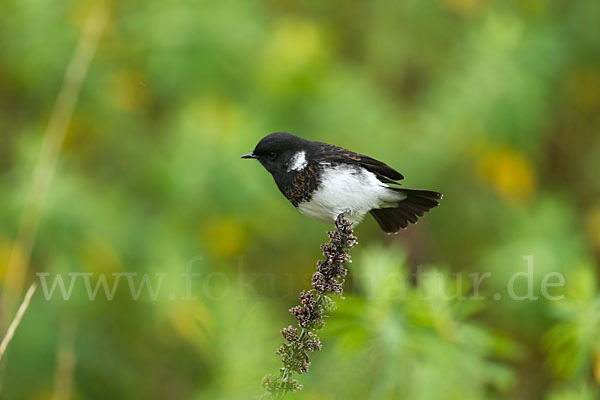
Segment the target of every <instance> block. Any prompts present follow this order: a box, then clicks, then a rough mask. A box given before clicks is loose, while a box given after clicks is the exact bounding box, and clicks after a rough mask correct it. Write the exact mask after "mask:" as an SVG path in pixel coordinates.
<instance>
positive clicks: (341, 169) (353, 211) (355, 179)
mask: <svg viewBox="0 0 600 400" xmlns="http://www.w3.org/2000/svg"><path fill="white" fill-rule="evenodd" d="M403 197H404V196H403V195H402V194H401V193H399V192H395V191H393V190H390V189H389V188H388V186H387V185H386V184H384V183H382V182H380V181H379V179H377V177H376V176H375V174H373V173H372V172H369V171H367V170H366V169H364V168H362V167H355V166H350V165H338V166H327V167H326V169H325V171H324V172H323V174H322V175H321V182H320V185H319V188H318V189H317V190H316V191H315V192H314V193H313V195H312V198H311V200H310V201H307V202H304V203H301V204H299V205H298V210H299V211H300V212H301V213H302V214H304V215H306V216H308V217H312V218H315V219H318V220H321V221H324V222H327V223H329V222H332V221H335V219H336V217H337V216H338V215H339V214H341V213H343V212H347V211H350V213H349V214H348V215H347V218H348V220H349V221H350V222H352V223H354V224H357V223H359V222H360V221H361V220H362V218H363V217H364V215H365V214H366V213H367V212H369V211H370V210H372V209H374V208H385V207H395V206H396V204H397V203H398V201H400V200H402V199H403Z"/></svg>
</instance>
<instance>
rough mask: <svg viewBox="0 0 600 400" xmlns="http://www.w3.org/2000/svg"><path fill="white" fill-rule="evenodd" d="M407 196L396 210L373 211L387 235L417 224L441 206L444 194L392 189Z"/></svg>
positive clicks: (372, 213) (429, 191)
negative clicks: (421, 218) (427, 213)
mask: <svg viewBox="0 0 600 400" xmlns="http://www.w3.org/2000/svg"><path fill="white" fill-rule="evenodd" d="M390 189H393V190H395V191H397V192H400V193H403V194H405V195H406V198H405V199H404V200H401V201H399V202H398V207H395V208H378V209H375V210H371V211H370V212H371V215H373V218H375V220H376V221H377V223H378V224H379V226H380V227H381V229H382V230H383V231H384V232H386V233H396V232H398V231H399V230H400V228H406V227H407V226H408V223H409V222H411V223H413V224H415V223H416V222H417V219H418V218H419V217H422V216H423V215H424V214H425V212H427V211H429V210H430V209H432V208H433V207H436V206H438V205H439V204H440V202H439V201H440V200H441V198H442V194H441V193H438V192H433V191H431V190H414V189H401V188H390Z"/></svg>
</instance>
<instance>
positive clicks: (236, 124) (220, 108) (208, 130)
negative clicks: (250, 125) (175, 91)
mask: <svg viewBox="0 0 600 400" xmlns="http://www.w3.org/2000/svg"><path fill="white" fill-rule="evenodd" d="M190 112H191V113H192V118H193V122H194V123H195V127H196V129H198V130H199V132H200V133H201V134H202V135H204V136H207V137H209V138H211V139H213V140H222V139H223V138H233V137H236V135H237V134H238V133H239V130H240V129H241V128H240V126H241V125H242V116H241V112H240V110H239V108H238V107H237V106H236V105H235V104H234V103H232V102H230V101H227V100H226V99H224V98H220V97H217V96H207V97H205V98H202V99H199V100H196V101H195V102H193V103H192V104H191V105H190Z"/></svg>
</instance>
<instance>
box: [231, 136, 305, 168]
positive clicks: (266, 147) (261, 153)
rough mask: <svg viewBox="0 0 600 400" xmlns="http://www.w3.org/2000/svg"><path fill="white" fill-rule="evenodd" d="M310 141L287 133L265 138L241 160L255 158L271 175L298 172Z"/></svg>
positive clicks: (303, 161)
mask: <svg viewBox="0 0 600 400" xmlns="http://www.w3.org/2000/svg"><path fill="white" fill-rule="evenodd" d="M310 143H311V142H310V141H308V140H306V139H302V138H301V137H298V136H296V135H292V134H291V133H287V132H275V133H271V134H270V135H267V136H265V137H264V138H262V139H261V141H260V142H258V144H257V145H256V147H255V148H254V151H253V152H252V153H248V154H245V155H243V156H242V158H255V159H257V160H258V161H260V163H261V164H262V165H263V166H264V167H265V168H266V169H267V171H269V172H270V173H271V174H273V175H279V174H285V173H290V172H292V171H293V170H298V169H299V167H300V166H302V165H303V163H305V162H306V160H307V151H308V150H309V148H310Z"/></svg>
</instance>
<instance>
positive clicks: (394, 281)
mask: <svg viewBox="0 0 600 400" xmlns="http://www.w3.org/2000/svg"><path fill="white" fill-rule="evenodd" d="M92 6H93V2H92V1H87V0H84V1H80V0H65V1H58V2H57V1H49V0H3V1H2V2H0V287H2V290H4V289H5V288H6V287H7V285H8V282H7V281H6V279H5V278H6V274H5V271H6V265H7V263H8V259H9V257H10V253H11V251H13V246H14V239H15V237H16V235H17V231H18V226H19V223H20V221H21V218H22V214H23V209H24V205H25V201H26V198H27V194H28V192H29V190H30V186H31V181H32V176H33V170H34V166H35V163H36V161H37V159H38V157H39V153H40V148H41V145H42V140H43V134H44V131H45V128H46V125H47V123H48V119H49V116H50V114H51V111H52V108H53V105H54V102H55V99H56V96H57V93H58V91H59V89H60V86H61V84H62V80H63V76H64V71H65V68H66V66H67V64H68V62H69V59H70V58H71V55H72V53H73V50H74V48H75V45H76V43H77V40H78V38H79V36H80V34H81V30H82V26H83V22H84V20H85V18H86V16H87V14H88V12H89V10H90V9H91V7H92ZM107 7H108V8H109V10H110V15H109V20H108V25H107V27H106V30H105V32H104V34H103V36H102V39H101V41H100V44H99V47H98V51H97V53H96V55H95V58H94V59H93V62H92V64H91V68H90V71H89V75H88V77H87V79H86V81H85V83H84V86H83V88H82V92H81V96H80V98H79V101H78V103H77V106H76V109H75V113H74V115H73V118H72V121H71V124H70V127H69V131H68V134H67V137H66V141H65V144H64V147H63V149H62V152H61V155H60V158H59V163H58V165H57V170H56V176H55V178H54V180H53V182H52V185H51V187H50V191H49V194H48V198H47V199H46V201H45V203H44V205H43V210H42V219H41V224H40V227H39V233H38V235H37V238H36V243H35V247H34V249H33V253H32V259H31V268H30V272H29V276H28V281H29V282H31V281H34V280H36V279H37V278H36V276H35V273H36V272H49V273H50V274H51V275H50V277H53V276H54V274H56V273H63V274H66V273H68V272H81V273H93V274H94V276H93V278H92V279H93V282H95V279H96V277H97V276H98V274H107V276H108V277H109V281H110V282H112V280H111V278H110V277H111V274H112V273H118V272H127V273H138V274H140V275H141V274H144V273H147V274H152V275H150V276H151V278H152V280H153V281H156V275H155V274H156V273H165V274H167V275H166V277H165V279H164V283H163V285H162V288H161V290H160V293H159V295H158V297H157V299H156V300H155V301H153V300H152V299H151V298H150V296H149V295H148V294H146V293H145V292H144V294H142V296H141V297H140V299H139V300H138V301H134V300H133V299H132V298H131V295H130V292H129V290H128V289H127V287H126V286H125V282H124V281H123V282H121V284H120V286H119V288H118V289H117V291H116V295H115V298H114V299H113V300H112V301H108V300H106V299H105V298H103V296H101V295H99V296H98V298H97V299H96V300H94V301H90V300H89V299H88V297H87V295H86V294H85V290H84V288H83V286H82V285H81V284H78V285H76V286H75V289H74V292H73V295H72V298H71V299H70V300H69V301H63V300H62V299H61V298H60V296H54V297H53V298H52V300H50V301H46V300H45V299H44V297H43V295H42V293H41V291H38V293H37V294H36V296H35V297H34V300H33V302H32V304H31V306H30V308H29V310H28V311H27V314H26V315H25V318H24V320H23V322H22V324H21V326H20V327H19V329H18V331H17V334H16V336H15V339H14V341H13V342H12V343H11V346H10V348H9V352H8V354H7V357H6V359H5V360H4V365H3V372H2V392H3V395H4V397H3V398H6V399H36V400H37V399H51V398H52V399H58V398H61V397H60V396H61V395H60V393H63V392H61V391H60V390H59V389H57V387H59V386H60V382H67V383H68V388H67V392H69V391H70V392H71V394H72V397H71V398H73V399H110V398H115V399H117V398H118V399H203V400H204V399H248V398H252V397H253V396H254V395H258V394H260V393H261V388H260V379H261V377H262V376H263V375H264V374H265V373H267V372H275V371H277V368H278V367H279V360H278V358H277V357H276V356H275V354H274V351H275V349H276V348H277V346H278V344H279V343H280V342H281V341H282V338H281V335H280V334H279V329H281V328H282V327H283V326H287V325H288V324H289V323H292V320H293V318H292V317H291V316H290V315H289V314H288V313H287V309H288V308H290V307H291V306H293V305H295V304H296V302H297V298H296V296H297V293H298V292H299V291H300V290H301V289H304V288H307V287H308V286H309V282H310V276H311V274H312V272H313V270H314V263H315V261H316V260H317V259H318V257H319V255H320V252H319V244H320V243H323V242H325V241H326V235H325V232H326V230H327V229H328V228H329V227H327V226H326V225H323V224H321V223H319V222H315V221H312V220H309V219H307V218H305V217H303V216H301V215H300V214H299V213H297V212H296V211H295V210H294V209H293V208H292V206H291V205H290V204H288V203H287V201H285V199H284V198H283V197H282V196H281V195H280V194H279V193H278V191H277V188H276V187H275V185H274V184H273V182H272V179H271V177H270V176H269V175H268V174H267V173H266V171H264V170H263V169H262V168H261V167H260V166H259V165H258V164H256V163H254V162H251V161H247V160H240V159H239V156H240V155H241V154H244V153H246V152H248V151H250V150H251V149H252V148H253V147H254V145H255V144H256V142H257V141H258V140H259V139H260V138H261V137H262V136H264V135H266V134H267V133H270V132H273V131H290V132H293V133H296V134H298V135H301V136H303V137H306V138H308V139H313V140H321V141H326V142H331V143H335V144H338V145H342V146H344V147H346V148H349V149H352V150H355V151H359V152H362V153H365V154H369V155H371V156H373V157H376V158H378V159H381V160H384V161H386V162H388V163H389V164H391V165H392V166H394V167H395V168H397V169H399V170H400V171H401V172H402V173H403V174H404V175H405V176H406V177H407V179H406V181H405V185H406V186H407V187H414V188H429V189H435V190H439V191H441V192H443V193H444V195H445V197H444V200H443V202H442V205H441V206H440V207H439V208H437V209H435V210H434V211H433V212H431V213H430V214H429V215H427V216H426V218H424V219H423V220H422V221H421V222H420V223H419V224H418V225H416V226H411V227H410V229H408V230H406V231H404V232H402V233H401V234H399V235H396V236H385V235H383V234H382V233H381V232H380V231H379V230H378V228H377V226H376V224H375V222H374V221H372V220H367V221H365V222H364V223H363V224H361V225H360V226H359V227H358V228H357V229H356V234H357V236H358V238H359V245H358V246H357V247H356V248H355V249H354V250H353V251H352V254H353V256H354V260H355V262H354V263H353V264H351V265H350V272H349V281H348V282H347V290H346V295H345V299H343V300H338V301H337V303H338V310H337V311H336V312H335V313H334V315H333V316H332V317H331V318H330V319H329V320H328V323H327V326H326V328H325V329H324V331H323V340H324V349H323V351H321V352H320V353H317V354H314V355H313V356H312V361H313V365H312V367H311V371H310V372H309V373H308V374H306V375H305V376H301V377H300V380H301V382H302V383H303V384H304V385H305V389H304V390H303V391H302V392H299V393H296V394H292V395H290V396H289V398H290V399H344V400H347V399H411V400H419V399H442V398H443V399H501V398H502V399H504V398H506V399H551V400H567V399H569V400H570V399H590V400H591V399H597V398H599V396H600V394H599V393H600V392H599V382H600V292H599V291H598V282H599V279H598V273H599V271H600V270H599V266H600V200H598V199H599V195H600V179H598V171H599V169H600V135H599V133H600V51H599V49H600V24H598V21H599V20H600V3H598V2H597V1H592V0H581V1H547V0H520V1H516V0H513V1H501V0H443V1H414V0H408V1H391V0H375V1H370V2H342V1H328V2H319V1H308V0H286V1H254V0H245V1H240V0H222V1H218V2H208V1H190V0H176V1H172V2H165V1H157V0H147V1H133V0H126V1H113V2H109V3H107ZM17 251H18V249H17ZM528 255H533V256H534V266H535V272H534V279H533V289H534V294H535V295H537V296H539V297H540V298H539V299H538V300H536V301H527V300H525V301H516V300H513V299H510V298H509V296H508V295H507V283H508V282H509V280H510V277H511V276H512V275H513V274H514V273H516V272H522V271H526V269H527V261H526V260H524V259H523V257H524V256H528ZM186 265H192V267H193V269H194V272H196V273H198V274H199V276H198V277H196V278H194V281H193V283H194V285H193V293H192V294H193V295H194V296H195V297H197V299H195V300H190V299H185V298H184V297H185V294H186V289H187V288H186V287H185V284H184V280H183V278H182V277H181V274H182V273H183V272H184V271H185V268H186ZM415 271H421V272H426V273H427V275H423V276H421V277H420V278H419V279H416V280H417V281H418V283H417V284H416V285H415V284H414V281H415V277H414V272H415ZM434 272H435V273H434ZM484 272H490V273H491V277H489V278H488V279H485V280H484V281H483V283H482V285H481V288H480V295H481V297H483V298H484V300H473V299H471V300H469V299H466V300H465V299H461V298H460V295H464V296H467V297H469V296H471V295H472V294H473V293H472V288H471V287H470V284H469V282H471V283H472V280H471V278H469V274H472V273H479V274H482V273H484ZM549 272H560V273H561V274H563V276H564V277H565V281H566V284H565V287H564V288H552V290H551V293H552V294H553V295H556V296H558V295H564V298H563V299H562V300H557V301H550V300H547V299H544V298H543V296H541V294H542V293H541V291H540V285H541V282H542V279H543V277H544V275H545V274H547V273H549ZM457 282H463V285H462V286H460V285H457ZM517 282H518V284H517V287H516V291H517V292H518V293H519V294H522V293H524V292H525V291H526V290H527V285H526V282H525V279H519V280H517ZM171 293H172V294H174V297H175V298H174V300H172V297H169V296H168V295H169V294H171ZM496 293H499V294H500V295H501V296H502V297H501V298H500V299H499V300H495V299H494V297H493V295H494V294H496ZM455 295H457V296H455ZM6 317H7V316H6V315H5V316H3V318H6ZM65 332H66V333H65ZM65 354H66V356H65ZM61 355H62V356H61ZM65 357H66V359H67V362H66V364H65ZM61 360H62V361H61ZM69 362H71V365H72V368H71V369H69V368H65V365H67V367H68V365H70V364H69ZM65 377H66V380H65ZM69 378H71V380H69ZM63 389H64V388H63ZM53 396H54V397H53Z"/></svg>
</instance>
